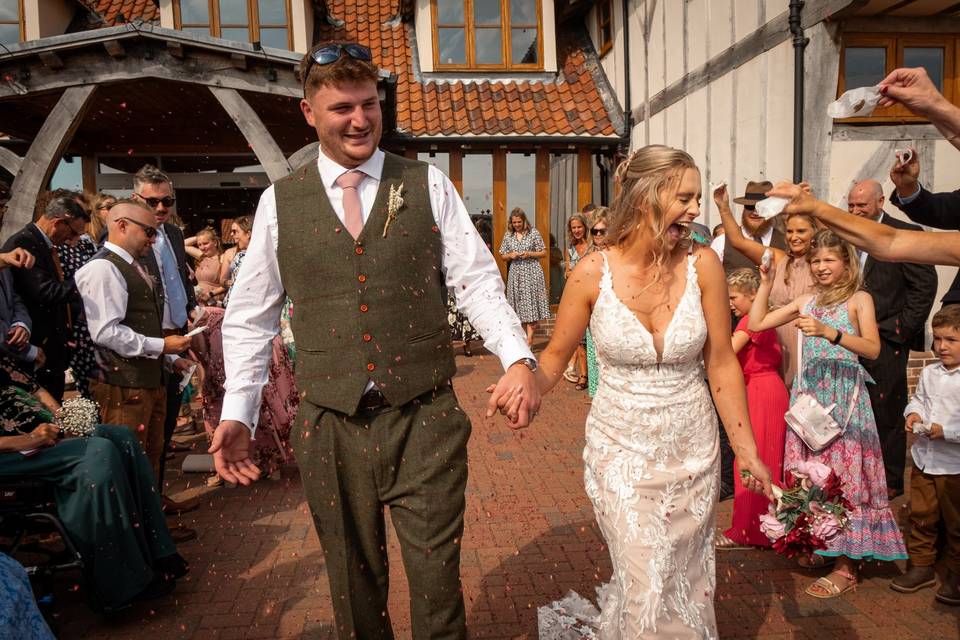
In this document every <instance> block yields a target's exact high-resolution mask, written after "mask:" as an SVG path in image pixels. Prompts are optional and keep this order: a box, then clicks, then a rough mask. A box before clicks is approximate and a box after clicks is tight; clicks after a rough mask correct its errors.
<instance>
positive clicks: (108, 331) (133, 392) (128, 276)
mask: <svg viewBox="0 0 960 640" xmlns="http://www.w3.org/2000/svg"><path fill="white" fill-rule="evenodd" d="M107 216H108V220H107V229H108V235H107V239H106V241H105V242H104V243H103V248H102V249H101V250H100V251H99V252H98V253H97V255H96V256H94V258H93V259H92V260H90V262H88V263H87V264H86V265H84V266H83V267H81V268H80V270H79V271H77V274H76V281H77V288H78V289H79V290H80V295H81V297H82V298H83V306H84V310H85V311H86V316H87V326H88V327H89V330H90V337H91V338H92V340H93V343H94V344H95V345H96V348H97V351H96V363H97V367H96V370H95V372H94V378H93V379H92V380H91V381H90V392H91V394H92V395H93V398H94V400H96V401H97V403H98V404H99V405H100V411H101V412H102V415H101V417H102V418H103V420H104V422H105V423H109V424H120V425H126V426H127V427H128V428H130V430H131V431H133V433H134V434H135V435H136V436H137V439H138V440H139V441H140V443H141V444H142V445H143V448H144V450H145V451H146V454H147V459H148V460H149V461H150V465H151V467H153V470H154V473H158V472H159V471H160V460H161V458H162V457H163V426H164V418H165V416H166V406H167V402H166V394H167V387H166V379H167V378H168V377H173V378H174V379H178V378H179V376H169V375H167V372H166V371H165V369H164V364H165V360H166V362H167V364H168V365H169V369H172V370H173V371H175V372H179V371H183V370H186V368H187V367H188V366H189V365H190V362H189V361H188V360H186V359H184V358H179V357H177V356H176V354H179V353H182V352H184V351H186V350H187V348H188V347H189V345H190V338H187V337H184V336H179V335H176V334H171V335H168V336H166V337H164V333H163V328H162V324H161V323H162V308H163V289H162V288H161V286H160V283H159V282H158V281H156V280H155V279H154V278H153V277H152V276H151V275H150V274H149V273H148V271H147V269H146V268H145V267H144V265H143V264H142V263H141V260H142V258H143V257H144V256H146V255H148V254H149V253H151V252H152V247H153V244H154V242H155V240H156V237H157V235H158V234H157V229H156V228H155V227H154V224H155V222H156V216H155V215H154V213H153V211H151V210H150V209H149V208H148V207H147V206H146V205H145V204H143V203H142V202H139V201H136V200H121V201H120V202H118V203H117V204H115V205H114V206H113V207H112V208H111V209H110V212H109V213H108V214H107Z"/></svg>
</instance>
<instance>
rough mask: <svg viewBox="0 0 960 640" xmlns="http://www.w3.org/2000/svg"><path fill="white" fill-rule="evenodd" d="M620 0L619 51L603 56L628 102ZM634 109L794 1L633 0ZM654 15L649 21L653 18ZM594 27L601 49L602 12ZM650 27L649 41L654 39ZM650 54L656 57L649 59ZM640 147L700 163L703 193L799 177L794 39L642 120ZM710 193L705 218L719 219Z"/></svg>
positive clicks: (637, 135) (616, 1) (637, 134)
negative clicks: (659, 147) (676, 150)
mask: <svg viewBox="0 0 960 640" xmlns="http://www.w3.org/2000/svg"><path fill="white" fill-rule="evenodd" d="M623 1H624V0H613V3H612V4H613V11H614V15H613V22H614V46H613V49H612V50H611V51H610V52H609V53H607V54H606V55H605V56H604V57H603V58H602V59H601V65H602V67H603V70H604V72H605V73H606V75H607V78H608V79H609V80H610V82H611V84H612V85H613V88H614V90H615V91H616V92H617V95H618V97H619V98H620V102H621V105H622V104H623V99H624V77H623V73H624V64H623V59H622V58H623V45H622V38H623V29H622V4H621V3H622V2H623ZM629 2H630V7H631V14H630V16H631V20H630V42H631V44H630V46H629V47H628V50H629V53H630V65H631V76H632V82H631V103H632V104H631V108H633V109H636V108H638V107H640V106H642V105H643V104H644V103H645V102H646V101H647V100H649V98H651V97H653V96H655V95H656V94H657V93H658V92H660V91H662V90H663V89H664V88H666V87H668V86H670V85H671V84H673V83H675V82H677V81H679V80H681V79H682V78H683V77H684V76H685V75H687V74H688V73H690V72H691V71H694V70H695V69H697V68H699V67H701V66H702V65H704V64H705V63H706V62H707V61H708V60H710V59H712V58H714V57H716V56H717V55H720V54H722V53H723V52H724V51H725V50H727V49H728V48H729V47H730V46H731V45H733V44H734V43H735V42H738V41H740V40H742V39H743V38H745V37H747V36H749V35H750V34H752V33H753V32H754V31H756V30H757V29H759V28H760V27H762V26H763V24H765V23H766V22H768V21H770V20H771V19H773V18H774V17H776V16H777V15H779V14H781V13H785V12H786V11H787V5H788V0H657V1H656V2H654V1H653V0H629ZM647 12H649V20H645V18H644V16H645V15H647ZM587 25H588V28H589V31H590V34H591V37H592V38H593V40H594V43H595V45H598V38H597V27H596V10H595V9H594V10H593V11H591V12H590V14H589V15H588V17H587ZM644 27H647V28H648V29H649V38H648V40H647V42H646V43H645V42H644ZM645 50H646V56H645ZM631 142H632V148H637V147H639V146H643V145H645V144H667V145H670V146H674V147H680V148H682V149H685V150H686V151H688V152H689V153H690V154H691V155H692V156H693V157H694V159H695V160H696V161H697V164H698V165H699V166H700V169H701V173H702V175H703V189H704V193H705V194H706V193H707V190H708V184H709V183H710V182H721V181H722V182H726V183H727V184H728V185H730V186H731V191H737V192H740V191H742V190H743V187H744V186H745V185H746V182H747V181H748V180H772V181H774V182H776V181H777V180H783V179H789V178H790V177H791V176H792V164H793V160H792V158H793V48H792V44H791V42H790V40H789V39H788V40H787V41H785V42H783V43H781V44H779V45H777V46H776V47H774V48H773V49H771V50H769V51H767V52H764V53H761V54H760V55H759V56H757V57H756V58H754V59H753V60H750V61H748V62H747V63H745V64H744V65H742V66H741V67H739V68H737V69H734V70H733V71H731V72H729V73H727V74H725V75H723V76H721V77H718V78H716V79H714V80H713V81H712V82H711V83H710V84H708V85H707V86H704V87H701V88H699V89H696V90H695V91H693V92H692V93H690V94H689V95H687V96H686V97H685V98H683V99H681V100H680V101H678V102H676V103H675V104H673V105H671V106H669V107H668V108H666V109H665V110H663V111H661V112H659V113H656V114H654V115H653V116H652V117H650V118H649V121H640V122H638V123H637V124H636V125H635V126H634V129H633V131H632V136H631ZM719 221H720V220H719V216H718V214H717V213H716V211H715V208H714V207H713V205H712V202H710V200H709V198H708V197H704V205H703V213H702V215H701V217H700V222H702V223H704V224H706V225H707V226H710V227H713V225H715V224H718V223H719Z"/></svg>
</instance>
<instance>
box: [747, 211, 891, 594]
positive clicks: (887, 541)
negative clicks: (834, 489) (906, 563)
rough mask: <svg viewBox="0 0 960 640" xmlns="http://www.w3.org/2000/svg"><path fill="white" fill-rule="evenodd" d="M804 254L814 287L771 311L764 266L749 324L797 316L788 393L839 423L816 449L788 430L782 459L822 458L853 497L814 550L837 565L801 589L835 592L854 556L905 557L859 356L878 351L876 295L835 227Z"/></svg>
mask: <svg viewBox="0 0 960 640" xmlns="http://www.w3.org/2000/svg"><path fill="white" fill-rule="evenodd" d="M807 256H808V257H807V259H808V261H809V262H810V268H811V270H812V272H813V275H814V277H815V278H816V282H817V293H816V294H806V295H802V296H800V297H799V298H797V299H796V300H794V301H793V302H791V303H790V304H788V305H786V306H784V307H781V308H779V309H776V310H774V311H770V312H768V311H767V300H768V299H769V296H770V290H771V288H772V287H773V275H772V271H770V270H766V269H764V268H763V267H761V269H760V271H761V274H762V275H761V286H760V289H759V291H758V292H757V297H756V298H755V299H754V302H753V307H752V308H751V309H750V322H749V328H750V330H751V331H762V330H764V329H771V328H773V327H777V326H780V325H782V324H785V323H787V322H791V321H793V320H797V328H798V329H799V330H800V331H801V332H802V333H803V336H804V337H803V341H802V347H801V349H802V351H801V353H800V354H798V360H799V361H800V366H799V367H798V369H797V375H796V378H795V380H794V384H793V395H792V397H791V401H793V400H794V399H795V398H796V396H797V394H798V393H799V392H800V391H803V392H808V393H813V394H814V395H815V396H816V398H817V401H818V402H819V403H820V404H821V405H822V406H824V407H826V406H829V405H831V404H835V405H836V406H835V408H834V409H833V411H832V412H831V413H832V415H833V419H834V420H836V421H837V424H839V425H840V426H841V427H843V433H842V435H841V436H840V437H839V438H837V439H836V440H834V441H833V442H832V443H831V444H830V445H828V446H827V447H826V448H824V449H821V450H820V451H819V452H816V453H815V452H813V451H811V450H810V449H809V448H808V447H807V446H806V445H805V444H804V443H803V441H802V440H800V438H799V437H798V436H797V435H796V434H794V433H793V431H792V430H788V431H787V439H786V442H787V444H786V451H785V453H784V460H783V467H784V469H790V468H791V467H793V466H796V464H797V463H798V462H800V461H803V460H816V461H817V462H820V463H822V464H825V465H827V466H828V467H830V468H831V469H833V471H834V472H835V473H836V474H837V476H838V477H839V478H840V482H841V484H842V486H843V492H844V497H845V498H846V499H847V500H849V501H850V503H851V504H852V505H853V510H852V511H851V513H850V524H849V526H848V527H847V529H846V530H844V532H843V533H841V534H840V535H839V536H838V537H836V538H835V539H833V540H832V541H830V542H829V543H827V548H826V549H824V550H822V551H817V552H816V553H817V555H818V556H822V557H825V558H836V566H835V567H834V569H833V571H832V572H831V573H830V574H828V575H827V576H824V577H822V578H818V579H817V580H816V582H814V583H813V584H811V585H810V586H809V587H807V589H806V592H807V593H808V594H809V595H811V596H814V597H816V598H835V597H837V596H839V595H842V594H843V593H846V592H847V591H849V590H851V589H853V588H854V587H855V586H856V584H857V565H858V563H859V562H861V561H863V560H884V561H892V560H903V559H906V557H907V553H906V549H905V547H904V545H903V537H902V536H901V534H900V529H899V528H898V527H897V522H896V520H895V519H894V517H893V513H892V512H891V511H890V503H889V500H888V499H887V481H886V475H885V472H884V467H883V453H882V452H881V450H880V439H879V436H878V435H877V423H876V420H875V418H874V415H873V409H872V408H871V406H870V396H869V394H868V393H867V387H866V383H867V382H872V380H870V376H869V374H868V373H867V372H866V370H865V369H864V368H863V365H861V364H860V361H859V357H864V358H876V357H877V354H879V353H880V334H879V331H878V329H877V320H876V316H875V312H874V307H873V298H871V297H870V294H869V293H867V292H866V291H862V290H860V284H861V282H860V260H859V259H858V258H857V253H856V250H855V249H854V248H853V246H852V245H850V244H849V243H847V242H845V241H843V240H841V239H840V238H839V237H838V236H837V235H836V234H834V233H833V232H832V231H826V230H824V231H820V232H818V233H817V235H816V236H815V237H814V239H813V245H812V247H811V249H810V251H809V252H808V254H807Z"/></svg>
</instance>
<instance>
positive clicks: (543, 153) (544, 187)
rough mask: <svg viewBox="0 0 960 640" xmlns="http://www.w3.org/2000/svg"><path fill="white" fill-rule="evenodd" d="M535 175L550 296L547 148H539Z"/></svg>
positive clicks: (548, 170)
mask: <svg viewBox="0 0 960 640" xmlns="http://www.w3.org/2000/svg"><path fill="white" fill-rule="evenodd" d="M535 176H536V177H535V180H536V190H535V192H534V194H535V198H536V202H537V231H539V232H540V236H541V237H542V238H543V244H544V245H545V246H546V247H547V255H545V256H544V257H543V258H541V259H540V266H541V267H542V268H543V276H544V278H545V281H546V285H547V295H548V296H549V295H550V256H551V255H553V250H554V247H553V246H551V243H550V152H549V151H548V150H546V149H542V148H541V149H537V155H536V173H535ZM556 243H557V245H558V246H559V248H560V251H561V252H562V251H564V249H565V247H564V242H563V239H562V238H559V237H558V238H556ZM562 255H563V254H562V253H561V256H562Z"/></svg>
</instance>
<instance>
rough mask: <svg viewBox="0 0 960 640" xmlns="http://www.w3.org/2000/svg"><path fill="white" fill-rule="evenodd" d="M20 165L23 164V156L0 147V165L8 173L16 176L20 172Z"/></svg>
mask: <svg viewBox="0 0 960 640" xmlns="http://www.w3.org/2000/svg"><path fill="white" fill-rule="evenodd" d="M21 165H23V158H21V157H20V156H18V155H17V154H15V153H14V152H13V151H10V149H7V148H6V147H0V167H3V168H4V169H6V170H7V172H9V173H10V175H13V176H16V175H17V174H18V173H20V167H21Z"/></svg>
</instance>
